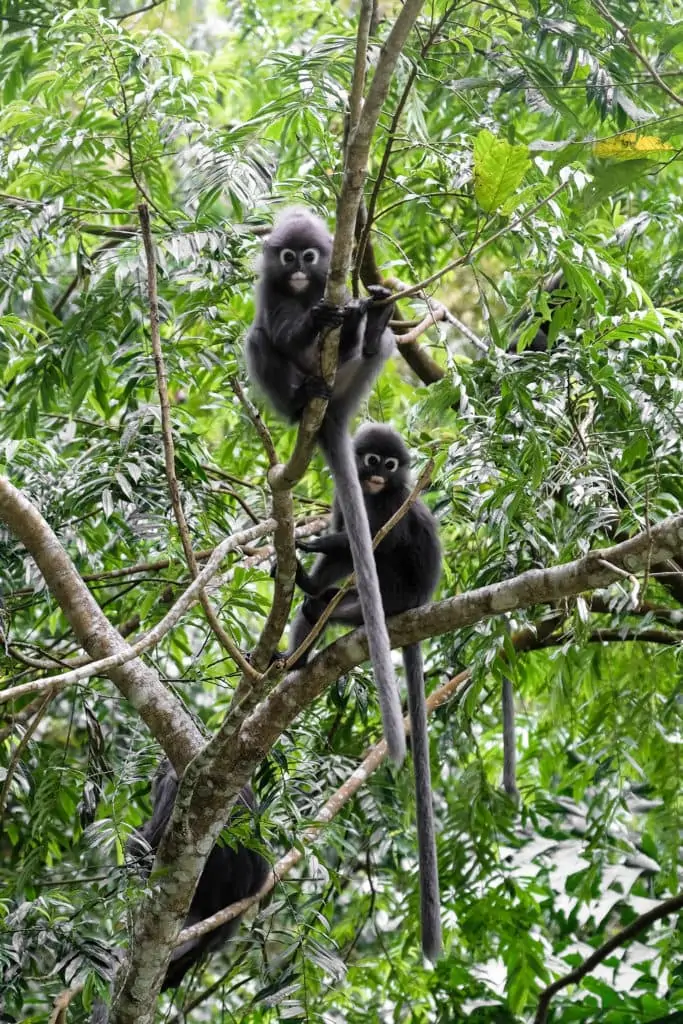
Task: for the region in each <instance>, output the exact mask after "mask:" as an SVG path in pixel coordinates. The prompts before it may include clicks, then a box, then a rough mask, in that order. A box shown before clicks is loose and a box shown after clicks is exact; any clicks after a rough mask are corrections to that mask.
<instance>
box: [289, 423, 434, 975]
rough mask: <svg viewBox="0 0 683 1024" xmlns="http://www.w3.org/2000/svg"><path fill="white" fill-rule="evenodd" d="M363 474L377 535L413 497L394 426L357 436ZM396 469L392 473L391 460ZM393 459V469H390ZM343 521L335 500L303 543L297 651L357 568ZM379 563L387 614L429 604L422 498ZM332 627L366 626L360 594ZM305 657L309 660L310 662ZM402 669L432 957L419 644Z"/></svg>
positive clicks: (427, 526)
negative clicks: (323, 529)
mask: <svg viewBox="0 0 683 1024" xmlns="http://www.w3.org/2000/svg"><path fill="white" fill-rule="evenodd" d="M354 450H355V459H356V467H357V468H356V473H357V476H358V479H359V482H360V484H361V487H362V488H363V494H364V500H365V509H366V512H367V518H368V522H369V524H370V530H371V531H372V533H373V535H374V534H375V533H376V532H377V531H378V530H379V529H380V527H382V526H383V525H384V524H385V523H386V522H387V520H388V519H390V517H391V516H392V515H393V514H394V512H396V511H397V510H398V508H399V507H400V506H401V505H402V504H403V502H404V501H405V499H406V498H407V497H408V495H409V494H410V481H409V473H410V470H409V465H410V456H409V454H408V450H407V448H406V446H405V445H404V443H403V440H402V439H401V437H400V435H399V434H397V433H396V431H395V430H393V429H392V428H391V427H385V426H378V425H368V426H366V427H361V429H360V430H359V431H358V432H357V434H356V436H355V439H354ZM369 455H373V456H378V457H379V458H380V460H381V461H380V462H379V463H378V464H377V465H375V466H368V465H366V461H365V457H366V456H369ZM392 459H393V460H395V461H396V463H397V466H396V468H395V469H393V463H391V460H392ZM387 460H389V465H387ZM373 476H375V477H382V479H383V480H384V486H383V489H382V490H381V491H379V493H376V494H372V493H369V492H368V490H366V488H367V487H368V486H369V484H370V478H371V477H373ZM344 525H345V524H344V517H343V514H342V511H341V509H340V507H339V504H338V502H337V501H336V500H335V504H334V508H333V513H332V530H331V532H330V533H328V534H326V535H325V536H323V537H320V538H319V540H317V541H309V542H305V543H304V542H300V543H299V547H300V548H301V549H302V550H304V551H316V552H319V553H320V556H321V557H320V558H318V559H317V560H316V562H315V565H314V566H313V570H312V572H311V573H310V574H308V573H306V572H305V570H304V569H303V568H302V567H301V566H300V567H299V570H298V572H297V583H298V584H299V586H300V587H301V589H302V590H303V591H304V593H305V594H306V595H307V596H306V598H305V600H304V603H303V605H302V607H301V610H300V611H299V612H298V614H297V616H296V618H295V620H294V623H293V625H292V631H291V637H290V645H289V646H290V653H293V652H294V651H295V650H296V648H297V647H298V646H299V644H301V643H302V642H303V640H304V639H305V638H306V637H307V636H308V634H309V633H310V631H311V627H312V626H313V625H314V623H315V622H317V620H318V618H319V617H320V615H321V614H322V611H323V609H324V608H325V606H326V605H327V603H328V601H329V599H330V598H331V597H332V595H333V594H334V590H335V588H334V584H336V583H338V582H339V580H341V579H343V578H344V577H346V576H348V575H349V573H350V572H351V571H352V568H353V565H352V559H351V553H350V550H349V538H348V536H347V533H346V531H345V528H344ZM375 564H376V567H377V576H378V578H379V585H380V590H381V594H382V604H383V608H384V613H385V615H387V616H391V615H398V614H399V613H400V612H404V611H407V610H408V609H409V608H417V607H419V606H420V605H423V604H426V603H427V602H428V601H429V600H430V598H431V597H432V595H433V593H434V591H435V589H436V586H437V583H438V581H439V575H440V572H441V546H440V544H439V536H438V530H437V525H436V522H435V520H434V517H433V516H432V514H431V512H430V511H429V509H428V508H427V506H426V505H425V504H424V502H422V501H420V500H419V499H418V500H416V501H415V502H414V503H413V504H412V505H411V507H410V508H409V509H408V511H407V512H406V514H405V515H404V516H403V518H402V519H401V520H400V521H399V522H398V523H397V524H396V526H394V528H393V529H392V530H391V532H390V533H389V534H388V535H387V536H386V537H385V538H384V539H383V540H382V541H381V543H380V544H379V545H378V546H377V549H376V550H375ZM330 621H332V622H343V623H348V624H349V625H352V626H360V625H362V624H363V614H362V611H361V607H360V603H359V600H358V595H357V593H356V591H354V590H350V591H349V592H348V593H347V594H346V595H345V596H344V597H343V598H342V600H341V602H340V603H339V605H338V606H337V608H336V609H335V611H334V613H333V615H332V617H331V620H330ZM305 660H306V657H304V658H303V659H302V661H305ZM403 664H404V666H405V671H406V680H407V686H408V710H409V713H410V723H411V737H412V752H413V762H414V765H415V797H416V805H417V832H418V844H419V853H420V892H421V921H422V948H423V950H424V953H425V955H426V956H427V957H429V959H430V960H435V959H436V958H437V957H438V955H439V952H440V951H441V923H440V915H439V877H438V868H437V860H436V841H435V835H434V816H433V809H432V787H431V777H430V766H429V735H428V732H427V714H426V708H425V698H424V671H423V667H422V653H421V649H420V645H419V644H413V645H411V646H409V647H405V648H404V649H403Z"/></svg>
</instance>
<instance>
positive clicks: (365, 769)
mask: <svg viewBox="0 0 683 1024" xmlns="http://www.w3.org/2000/svg"><path fill="white" fill-rule="evenodd" d="M560 619H561V616H560V615H558V614H555V615H552V616H550V617H549V618H548V619H544V620H541V621H540V622H539V623H538V624H537V626H536V627H533V628H531V627H528V628H525V629H522V630H520V631H519V632H518V633H515V634H514V635H513V636H512V638H511V641H512V644H513V646H514V647H515V649H516V650H517V651H523V652H529V651H533V650H535V649H536V648H537V646H538V645H539V644H540V643H541V642H542V640H543V639H544V638H545V636H546V635H547V633H548V631H549V630H552V629H553V628H554V626H555V625H556V624H557V623H558V622H559V621H560ZM470 679H471V672H470V670H469V669H465V670H464V671H462V672H459V673H458V674H457V675H456V676H453V678H452V679H449V680H448V681H447V682H445V683H442V684H441V686H439V687H437V689H436V690H434V691H433V693H431V694H430V695H429V696H428V697H427V698H426V707H427V713H428V714H432V713H433V712H434V711H436V710H437V709H438V708H440V707H443V705H444V704H446V703H448V701H450V700H452V699H453V698H454V697H456V696H458V694H459V693H460V692H461V691H462V690H463V688H464V687H465V686H466V685H467V684H468V683H469V682H470ZM403 727H404V729H405V730H406V733H407V734H410V718H409V716H408V715H406V716H405V718H404V719H403ZM386 757H387V745H386V743H385V741H384V740H380V741H379V743H376V744H375V745H374V746H373V747H371V749H370V751H369V753H368V754H367V756H366V757H365V758H364V759H363V761H362V762H361V764H360V765H359V766H358V767H357V768H356V769H355V770H354V771H353V772H352V774H351V775H350V776H349V777H348V779H346V781H345V782H344V783H343V784H342V786H340V787H339V789H338V790H336V792H335V793H333V794H332V796H331V797H330V798H329V800H327V801H326V802H325V804H323V806H322V807H321V808H320V810H319V811H317V813H316V814H315V816H314V817H315V821H316V822H317V824H316V825H312V826H310V827H309V828H307V829H306V830H305V831H304V833H303V836H302V842H301V844H300V845H297V846H296V847H294V848H292V849H291V850H289V851H288V852H287V853H286V854H285V855H284V856H283V857H281V858H280V860H279V861H278V862H277V864H275V866H274V867H273V869H272V871H271V872H270V874H269V875H268V878H267V879H266V880H265V882H264V884H263V886H262V887H261V889H260V890H259V891H258V892H257V893H256V894H255V895H254V896H252V897H249V898H248V899H244V900H241V901H240V902H239V903H232V904H230V906H229V907H226V908H225V909H224V910H221V911H219V912H218V913H217V914H214V915H213V916H212V917H207V918H206V919H205V920H203V921H200V922H199V923H198V924H196V925H192V926H191V927H190V928H185V929H184V930H183V931H182V932H181V933H180V935H179V936H178V940H177V942H178V944H180V943H181V942H186V941H188V940H189V939H194V938H198V937H199V936H200V935H205V934H206V933H207V932H210V931H213V930H214V929H215V928H218V927H219V926H220V925H221V924H224V923H225V922H226V921H232V920H233V919H234V918H235V917H237V916H238V915H240V914H243V913H244V912H245V911H246V910H248V909H249V908H250V907H251V906H253V905H254V904H255V903H258V902H259V901H260V900H262V899H263V897H264V896H266V895H267V893H269V892H270V891H271V890H272V889H273V888H274V887H275V885H276V884H277V883H278V882H279V881H281V880H282V879H283V878H284V877H285V876H286V875H287V874H289V872H290V871H291V870H292V868H294V867H295V866H296V864H298V862H299V861H300V860H301V858H302V857H303V856H304V849H305V847H306V846H309V845H310V844H311V843H312V842H314V841H315V839H316V838H317V836H318V835H319V833H320V832H321V831H322V828H323V826H325V825H328V824H329V823H330V822H331V821H332V819H333V818H334V817H336V815H337V814H338V813H339V812H340V811H341V809H342V808H343V807H344V806H345V805H346V804H347V803H349V801H350V800H351V799H352V798H353V797H354V796H355V795H356V793H357V792H358V790H359V789H361V788H362V786H364V785H365V783H366V782H367V780H368V779H369V778H370V776H371V775H372V774H373V772H375V771H377V769H378V768H379V767H380V765H381V764H382V763H383V761H385V760H386Z"/></svg>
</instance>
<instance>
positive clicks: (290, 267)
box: [263, 210, 332, 305]
mask: <svg viewBox="0 0 683 1024" xmlns="http://www.w3.org/2000/svg"><path fill="white" fill-rule="evenodd" d="M331 252H332V236H331V235H330V233H329V232H328V230H327V228H326V227H325V224H324V223H323V222H322V221H321V220H320V219H319V218H318V217H314V216H312V215H311V214H310V213H308V212H307V211H298V210H290V211H288V212H287V213H286V215H284V216H283V219H282V220H281V221H279V222H278V223H277V224H276V226H275V227H274V228H273V231H272V233H271V234H270V236H269V237H268V238H267V239H266V241H265V243H264V247H263V255H264V264H263V270H264V276H265V277H266V279H267V280H268V282H269V283H271V284H273V285H274V286H275V287H276V288H277V290H278V291H280V292H283V293H284V294H288V295H298V296H301V297H305V299H306V304H307V305H308V304H309V303H310V304H313V303H314V302H317V301H318V299H320V298H321V297H322V294H323V291H324V289H325V281H326V278H327V271H328V268H329V265H330V254H331Z"/></svg>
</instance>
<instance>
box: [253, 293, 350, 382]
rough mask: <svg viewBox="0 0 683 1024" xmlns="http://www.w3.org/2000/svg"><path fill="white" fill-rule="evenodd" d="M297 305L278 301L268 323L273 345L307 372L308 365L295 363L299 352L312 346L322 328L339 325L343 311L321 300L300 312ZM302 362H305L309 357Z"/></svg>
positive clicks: (308, 361) (299, 354)
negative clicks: (295, 306) (293, 306)
mask: <svg viewBox="0 0 683 1024" xmlns="http://www.w3.org/2000/svg"><path fill="white" fill-rule="evenodd" d="M300 308H301V307H297V309H296V310H293V309H292V306H291V304H290V303H286V304H285V303H282V304H281V305H280V306H278V307H277V308H276V309H275V310H274V311H273V312H272V313H271V314H270V316H269V318H268V320H269V324H268V326H269V329H270V338H271V342H272V345H273V348H275V350H276V351H277V352H280V353H281V354H282V355H284V356H286V357H287V358H288V359H292V360H294V361H295V362H297V363H298V365H299V366H300V368H301V369H304V370H309V372H310V366H308V365H307V366H301V363H299V362H298V360H299V357H300V356H301V353H302V351H305V350H306V349H308V348H310V347H311V346H312V345H313V343H314V342H315V340H316V338H317V336H318V334H319V333H320V331H321V330H323V328H325V327H339V326H340V324H341V323H342V322H343V318H344V313H343V310H342V309H341V308H340V307H339V306H335V305H333V304H332V303H330V302H325V300H324V299H323V300H321V301H320V302H316V304H315V305H313V306H310V307H309V308H308V309H305V310H303V312H301V311H300ZM306 362H307V364H308V363H310V360H306Z"/></svg>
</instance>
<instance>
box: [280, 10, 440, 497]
mask: <svg viewBox="0 0 683 1024" xmlns="http://www.w3.org/2000/svg"><path fill="white" fill-rule="evenodd" d="M423 3H424V0H406V2H405V3H404V5H403V7H402V8H401V11H400V13H399V15H398V17H397V19H396V21H395V22H394V25H393V27H392V29H391V31H390V32H389V35H388V36H387V39H386V41H385V43H384V46H383V47H382V52H381V54H380V57H379V60H378V62H377V65H376V68H375V73H374V75H373V76H372V81H371V82H370V85H369V88H368V91H367V95H366V99H365V103H364V104H363V106H362V109H361V112H360V116H359V118H358V123H357V125H356V127H355V128H354V129H353V130H351V131H349V136H348V143H347V146H346V148H345V153H344V177H343V182H342V190H341V196H340V199H339V203H338V204H337V218H336V225H335V232H334V244H333V246H332V254H331V258H330V270H329V274H328V277H327V285H326V288H325V298H326V299H327V300H328V301H330V302H332V303H334V304H335V305H340V304H341V303H342V301H343V299H344V296H345V292H346V278H347V275H348V272H349V267H350V265H351V253H352V249H353V240H354V233H355V225H356V219H357V216H358V209H359V206H360V202H361V198H362V194H363V184H364V182H365V178H366V175H367V165H368V157H369V154H370V145H371V142H372V136H373V134H374V131H375V128H376V126H377V121H378V119H379V116H380V113H381V111H382V107H383V106H384V103H385V102H386V98H387V95H388V93H389V87H390V85H391V79H392V77H393V74H394V70H395V68H396V64H397V62H398V59H399V57H400V55H401V52H402V50H403V48H404V46H405V44H406V41H407V39H408V35H409V33H410V30H411V29H412V27H413V25H414V24H415V21H416V20H417V17H418V15H419V13H420V10H421V9H422V6H423ZM360 31H364V29H362V28H360V27H359V32H360ZM361 45H362V43H361ZM353 89H354V87H353V86H352V92H353ZM339 333H340V332H339V328H334V329H333V330H331V331H329V332H328V333H327V334H326V336H325V337H324V338H323V339H322V344H321V353H320V367H321V373H322V376H323V378H324V380H325V381H326V383H327V384H328V386H331V385H332V384H333V383H334V376H335V373H336V369H337V361H338V351H339ZM326 408H327V402H326V401H325V400H324V399H321V398H314V399H313V400H312V401H311V402H309V404H308V405H307V407H306V409H305V410H304V415H303V417H302V419H301V421H300V424H299V431H298V434H297V439H296V443H295V445H294V451H293V452H292V454H291V456H290V458H289V461H288V462H287V464H286V465H284V466H276V467H274V468H273V469H272V470H271V472H270V476H269V480H270V485H271V488H272V489H273V490H286V489H291V487H292V486H293V485H294V484H295V483H296V481H297V480H299V479H300V478H301V476H303V474H304V473H305V471H306V468H307V467H308V463H309V462H310V460H311V456H312V454H313V448H314V444H315V439H316V437H317V434H318V430H319V429H320V424H321V423H322V420H323V417H324V415H325V409H326Z"/></svg>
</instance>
